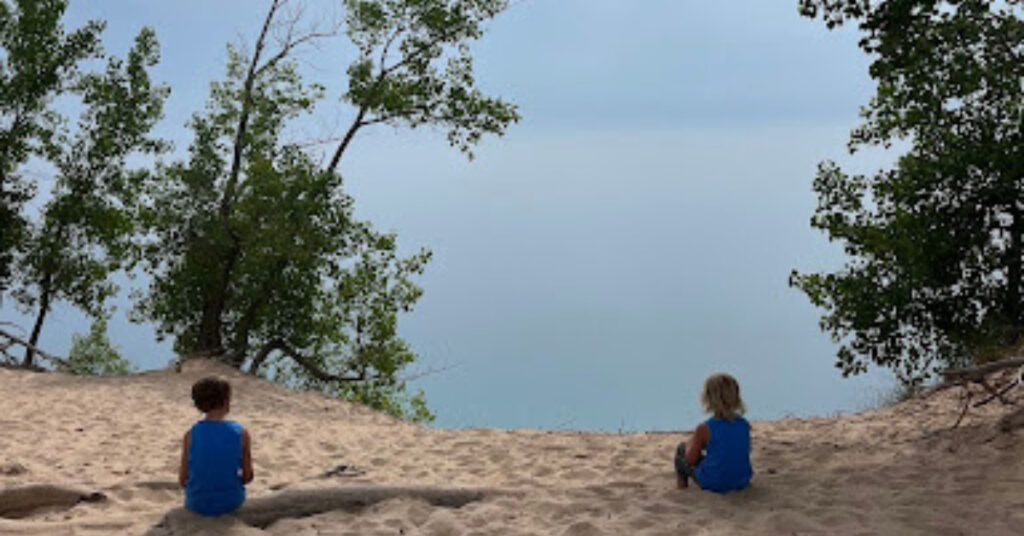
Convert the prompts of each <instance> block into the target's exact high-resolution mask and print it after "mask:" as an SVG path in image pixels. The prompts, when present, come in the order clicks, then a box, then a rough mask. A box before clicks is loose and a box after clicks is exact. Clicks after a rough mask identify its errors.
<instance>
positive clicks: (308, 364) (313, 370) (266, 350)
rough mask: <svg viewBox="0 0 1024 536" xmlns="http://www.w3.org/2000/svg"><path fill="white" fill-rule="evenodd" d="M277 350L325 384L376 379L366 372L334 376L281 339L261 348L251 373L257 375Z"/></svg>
mask: <svg viewBox="0 0 1024 536" xmlns="http://www.w3.org/2000/svg"><path fill="white" fill-rule="evenodd" d="M275 350H276V351H279V352H281V353H283V354H284V355H286V356H288V357H290V358H291V360H292V361H294V362H295V363H297V364H298V365H299V366H301V367H302V368H303V369H305V370H306V372H308V373H309V375H310V376H312V377H313V378H316V379H317V380H320V381H323V382H346V383H347V382H364V381H367V380H372V379H375V377H373V376H367V375H366V372H365V371H363V372H362V373H361V374H359V375H358V376H343V375H340V374H332V373H330V372H327V371H326V370H324V369H323V368H322V367H321V366H320V365H319V364H317V363H316V362H314V361H313V360H311V359H309V358H308V357H306V356H304V355H302V354H301V353H299V352H298V351H297V350H295V349H294V348H292V347H291V346H290V345H288V344H287V343H285V342H284V341H283V340H281V339H274V340H271V341H269V342H267V343H266V344H264V345H263V347H262V348H260V350H259V352H257V353H256V355H255V356H254V357H253V360H252V364H251V365H250V366H249V373H250V374H255V373H256V372H257V371H258V370H259V367H261V366H262V365H263V362H264V361H265V360H266V359H267V357H268V356H269V355H270V353H271V352H273V351H275Z"/></svg>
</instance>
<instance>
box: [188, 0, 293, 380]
mask: <svg viewBox="0 0 1024 536" xmlns="http://www.w3.org/2000/svg"><path fill="white" fill-rule="evenodd" d="M280 4H281V2H280V0H274V1H273V2H272V3H271V5H270V11H269V12H268V13H267V16H266V18H265V19H264V21H263V28H262V29H261V30H260V35H259V38H258V39H257V40H256V48H255V51H254V52H253V57H252V61H251V63H250V65H249V70H248V72H247V74H246V77H245V81H244V82H243V88H242V111H241V115H240V117H239V119H238V128H237V129H236V131H235V140H234V147H233V151H232V159H231V170H230V171H229V174H228V180H227V183H226V184H225V186H224V193H223V195H222V197H221V201H220V210H219V215H220V218H221V223H222V224H223V225H224V230H225V232H226V233H227V237H228V239H229V240H230V244H231V245H230V246H229V247H228V250H227V251H226V252H225V254H224V257H223V263H224V264H223V267H224V270H223V273H222V274H221V279H220V280H219V281H217V287H216V288H214V289H213V291H212V292H211V293H210V294H209V295H208V296H207V297H206V298H205V300H204V303H203V317H202V320H201V324H200V326H199V336H198V339H197V340H196V346H197V347H196V348H195V349H194V350H195V351H198V352H208V353H213V354H220V353H224V351H225V348H224V339H223V333H222V331H223V329H224V322H223V315H224V309H225V308H226V306H227V295H228V289H229V288H230V286H231V274H232V272H233V271H234V267H235V262H236V260H237V259H238V253H239V247H240V245H239V243H238V237H237V236H236V235H235V233H234V231H233V230H232V229H231V212H232V210H233V208H234V201H235V195H236V191H237V189H238V182H239V176H240V174H241V168H242V156H243V152H244V145H245V136H246V131H247V130H248V126H249V117H250V114H251V112H252V100H253V99H252V93H253V91H254V87H255V81H256V69H257V66H258V65H259V60H260V56H261V54H262V53H263V47H264V44H265V42H266V39H267V36H268V34H269V32H270V27H271V22H272V21H273V19H274V15H275V14H276V12H277V10H278V8H279V7H280ZM243 359H244V356H243ZM235 366H236V367H239V366H241V363H238V364H237V365H235Z"/></svg>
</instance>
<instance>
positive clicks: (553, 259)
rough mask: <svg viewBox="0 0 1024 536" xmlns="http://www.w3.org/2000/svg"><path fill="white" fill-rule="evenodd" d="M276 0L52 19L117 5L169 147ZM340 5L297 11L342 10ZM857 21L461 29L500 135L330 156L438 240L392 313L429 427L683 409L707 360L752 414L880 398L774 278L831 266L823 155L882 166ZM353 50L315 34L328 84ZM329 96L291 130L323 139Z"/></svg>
mask: <svg viewBox="0 0 1024 536" xmlns="http://www.w3.org/2000/svg"><path fill="white" fill-rule="evenodd" d="M266 4H267V2H265V1H255V0H216V1H209V0H207V1H198V0H179V1H177V2H173V3H169V2H160V3H157V2H139V1H137V0H77V1H72V9H71V11H70V12H69V16H68V25H69V26H76V25H78V24H80V23H81V22H82V21H84V20H87V19H90V18H100V19H105V20H107V21H108V29H107V32H106V33H105V38H104V39H105V43H106V47H107V49H108V50H109V51H110V52H113V53H117V54H123V51H125V50H127V48H128V47H129V46H130V44H131V38H132V36H133V35H134V34H135V33H137V32H138V30H139V28H140V27H142V26H143V25H150V26H153V27H155V28H156V31H157V35H158V38H159V40H160V42H161V46H162V51H163V54H162V61H161V63H160V65H159V66H158V67H157V68H156V69H155V70H154V76H155V78H156V79H158V80H161V81H164V82H166V83H167V84H169V85H170V86H171V87H172V95H171V97H170V99H169V101H168V104H167V107H166V118H165V120H164V121H163V122H162V123H161V125H160V126H159V128H158V134H160V135H161V136H164V137H166V138H168V139H171V140H173V141H174V142H175V144H176V146H177V148H178V150H179V151H180V150H182V149H184V148H185V147H186V146H187V143H188V140H189V138H188V132H187V130H186V129H185V127H184V123H185V121H186V119H187V118H188V116H189V115H190V114H191V113H193V112H194V111H196V110H198V109H201V107H202V106H203V104H204V101H205V99H206V96H207V93H208V87H209V82H211V81H213V80H215V79H218V78H220V77H221V76H222V73H223V65H224V59H225V45H226V43H228V42H230V41H236V40H238V39H243V40H246V41H251V40H252V38H253V37H254V33H255V32H256V30H257V29H258V25H259V23H260V21H261V19H262V17H263V14H264V10H265V8H266ZM332 4H340V2H332V1H330V0H321V1H316V2H310V3H309V13H310V14H311V15H312V16H321V17H327V16H330V15H332V14H333V15H337V12H338V10H337V8H336V6H335V5H332ZM856 40H857V35H856V34H855V33H854V32H853V31H852V30H849V29H843V30H839V31H834V32H828V31H827V30H825V28H824V25H823V24H821V23H820V22H819V21H812V20H808V19H805V18H801V17H800V16H799V15H798V14H797V9H796V1H795V0H770V1H760V2H737V1H727V2H695V1H679V0H628V1H626V0H519V1H514V2H513V3H512V5H511V7H510V8H509V9H508V10H507V11H506V12H505V13H503V14H501V15H500V16H499V17H498V18H497V19H496V20H494V21H492V22H491V23H490V24H488V26H487V30H486V34H485V36H484V37H483V38H482V39H481V40H480V41H479V42H478V43H476V44H475V45H474V48H473V50H474V57H475V59H476V68H477V79H478V81H479V83H480V86H481V87H482V88H483V89H484V91H486V92H488V93H490V94H494V95H498V96H501V97H503V98H506V99H508V100H511V101H513V102H515V103H516V104H517V105H518V106H519V111H520V113H521V115H522V117H523V119H522V121H521V122H520V123H518V124H516V125H514V126H512V127H511V128H510V129H509V131H508V133H507V135H506V136H504V137H502V138H493V137H492V138H486V139H484V140H483V142H482V143H481V145H480V146H479V147H478V148H477V150H476V158H475V159H474V160H473V161H468V160H467V159H466V158H465V157H464V156H463V155H461V154H459V153H458V152H457V151H456V150H454V149H451V148H449V147H448V146H447V143H446V142H445V140H444V136H443V133H440V132H431V131H413V132H411V131H408V130H400V129H393V128H390V127H386V126H385V127H378V128H374V129H372V130H368V131H364V132H363V133H361V134H360V137H358V138H357V139H356V141H355V143H354V145H353V147H352V149H351V150H350V152H349V153H348V154H347V155H346V160H345V161H344V162H343V164H342V173H343V175H344V176H345V179H346V184H347V188H348V190H349V192H350V193H351V194H352V195H353V196H354V197H355V199H356V206H357V209H356V210H357V214H358V216H359V217H361V218H365V219H368V220H370V221H372V222H374V223H375V225H376V226H377V227H378V228H380V229H383V230H388V231H395V232H397V233H398V235H399V238H400V241H401V244H402V247H403V249H405V250H406V251H414V250H416V249H418V248H420V247H426V248H429V249H431V250H432V251H433V252H434V260H433V261H432V262H431V264H430V265H429V266H428V268H427V272H426V274H425V275H424V276H423V277H422V278H420V279H419V283H420V284H421V285H422V286H423V287H424V289H425V294H424V297H423V299H422V300H421V302H420V304H419V305H418V306H417V308H416V310H415V311H414V312H413V313H411V314H409V315H407V316H406V317H404V318H403V319H402V325H401V328H402V333H403V334H404V337H405V338H406V339H407V340H408V341H409V342H410V344H411V345H412V347H413V349H414V350H415V351H416V352H417V353H418V354H419V355H420V360H419V362H418V363H417V364H415V365H414V366H413V368H412V371H411V372H415V371H417V370H427V369H443V370H442V371H441V372H438V373H435V374H431V375H428V376H425V377H423V378H421V379H418V380H416V381H414V382H413V384H412V386H413V387H414V388H417V389H419V388H421V389H423V390H424V391H425V392H426V395H427V400H428V403H429V405H430V406H431V408H432V409H434V410H435V412H436V413H437V415H438V419H437V422H436V425H438V426H445V427H471V426H472V427H478V426H488V427H502V428H512V427H531V428H550V429H600V430H613V431H614V430H622V431H637V430H655V429H657V430H673V429H682V428H689V427H692V425H693V424H694V422H695V421H696V420H697V419H699V418H701V413H700V407H699V404H698V402H697V400H698V393H699V389H700V387H701V385H702V383H703V380H704V378H706V376H707V375H708V374H710V373H712V372H716V371H727V372H730V373H732V374H733V375H735V376H736V377H737V378H738V379H739V381H740V384H741V386H742V389H743V393H744V397H745V399H746V401H747V405H748V407H749V416H750V417H751V418H754V419H769V418H778V417H783V416H787V415H821V414H831V413H835V412H843V411H855V410H858V409H862V408H864V407H867V406H870V405H872V404H875V403H877V402H878V401H879V400H880V399H882V398H883V397H884V396H885V394H886V392H887V391H888V390H891V388H892V380H891V378H890V376H889V375H888V374H887V373H884V372H882V371H873V372H871V373H869V374H867V375H865V376H862V377H858V378H851V379H844V378H842V377H841V375H840V374H839V372H838V370H837V369H836V368H835V367H834V366H833V363H834V354H835V350H836V347H835V344H833V343H832V342H831V341H830V340H829V338H828V337H827V336H826V335H824V334H822V333H821V332H820V331H819V329H818V318H819V317H820V313H821V311H818V310H815V309H814V308H813V307H812V306H811V305H810V304H809V303H808V301H807V299H806V297H805V296H803V295H802V294H801V293H799V292H798V291H796V290H794V289H791V288H789V287H788V285H787V277H788V275H789V273H790V271H791V270H792V269H794V268H797V269H800V270H802V271H815V270H829V269H835V268H838V267H839V266H841V265H842V262H843V256H842V252H841V250H840V249H839V248H838V247H837V245H835V244H829V243H828V241H827V240H826V238H825V237H824V236H823V235H821V234H820V233H818V232H816V231H815V230H813V229H812V228H811V227H810V225H809V219H810V216H811V214H812V212H813V210H814V206H815V197H814V195H813V192H812V191H811V182H812V180H813V178H814V172H815V168H816V166H817V163H818V162H820V161H822V160H825V159H835V160H837V161H839V162H841V163H843V164H844V165H846V166H848V167H849V168H850V169H853V170H861V171H869V170H873V169H877V168H879V167H880V166H884V165H886V164H887V163H888V162H889V161H890V160H891V156H889V155H886V154H883V153H877V154H873V153H868V154H863V155H857V156H855V157H851V156H850V155H848V154H847V151H846V140H847V136H848V134H849V131H850V130H851V129H852V128H853V127H855V126H856V125H857V123H858V110H859V108H860V107H861V106H863V105H864V104H866V103H867V102H868V100H869V99H870V97H871V95H872V92H873V84H872V82H871V80H870V78H869V77H868V75H867V66H868V62H869V58H868V57H867V56H865V55H864V54H863V53H862V52H860V51H859V50H858V49H857V47H856ZM352 57H353V51H352V47H351V46H350V45H347V44H346V42H345V41H344V40H338V41H335V42H330V43H327V44H325V45H324V46H323V47H321V48H320V49H319V50H316V51H310V52H307V53H305V55H304V56H303V70H304V71H305V72H306V73H307V75H309V76H310V77H312V78H314V79H317V80H319V81H321V82H322V83H324V84H326V85H327V86H328V87H329V88H333V89H334V94H335V95H336V94H338V92H340V91H342V90H343V88H344V82H345V80H344V69H345V67H346V65H347V63H348V62H349V61H350V60H351V59H352ZM345 113H346V112H345V111H340V112H338V111H331V112H329V113H324V114H323V115H322V116H318V117H317V119H316V120H315V121H312V122H310V123H308V124H306V125H304V126H303V128H302V129H300V130H298V131H297V134H296V135H305V136H309V137H318V136H321V135H330V134H332V133H335V132H336V130H331V127H332V126H334V127H335V128H336V129H337V128H340V126H341V125H343V124H344V119H345V117H346V116H345ZM124 283H125V286H130V285H131V284H132V283H131V282H128V281H125V282H124ZM134 284H135V285H138V284H139V282H135V283H134ZM116 303H117V304H118V307H119V309H118V312H117V313H116V315H115V316H114V318H113V319H112V321H111V326H110V335H111V338H112V339H113V340H114V342H115V343H116V344H117V345H118V346H119V347H120V349H121V351H122V353H123V354H124V355H126V356H128V357H130V358H131V359H133V360H134V361H136V362H137V363H138V364H139V365H140V366H141V367H143V368H156V367H161V366H164V365H166V363H167V362H168V361H169V360H170V359H171V358H172V354H171V350H170V348H169V345H168V344H166V343H163V344H160V343H157V342H155V341H154V337H153V332H152V329H151V328H150V327H149V326H146V325H133V324H130V323H129V322H128V321H127V320H126V318H125V316H126V315H125V312H126V311H127V308H128V303H129V301H128V298H127V296H126V295H122V296H120V297H119V298H118V299H117V300H116ZM4 307H5V309H4V310H3V316H2V318H4V319H17V320H19V321H20V322H22V323H25V324H27V322H26V321H25V320H24V319H23V318H20V319H19V317H18V316H17V314H16V313H15V312H14V311H13V310H11V309H10V307H9V305H8V304H7V303H5V304H4ZM87 329H88V320H86V319H84V318H82V316H81V315H80V314H78V313H76V312H74V311H71V310H69V309H67V308H59V309H58V310H56V311H55V312H54V314H53V315H52V318H51V320H50V321H49V322H48V323H47V325H46V327H45V328H44V332H43V338H42V345H43V347H44V348H48V349H51V350H52V351H53V352H56V353H63V352H66V350H67V348H68V347H69V345H70V337H71V334H72V333H76V332H79V333H82V332H85V331H86V330H87Z"/></svg>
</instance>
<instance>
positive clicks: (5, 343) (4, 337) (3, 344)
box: [0, 322, 70, 370]
mask: <svg viewBox="0 0 1024 536" xmlns="http://www.w3.org/2000/svg"><path fill="white" fill-rule="evenodd" d="M0 325H7V326H10V325H12V324H10V323H9V322H0ZM14 345H18V346H22V347H24V348H27V349H29V350H32V351H33V352H35V354H36V355H38V356H40V357H42V358H43V359H45V360H46V361H49V362H50V363H52V364H53V366H54V367H55V368H56V369H57V370H67V369H68V368H70V367H69V365H68V362H67V360H66V359H64V358H61V357H57V356H55V355H53V354H51V353H49V352H47V351H45V350H43V349H41V348H39V347H38V346H36V345H34V344H32V343H30V342H28V341H27V340H25V339H24V338H22V337H19V336H17V335H15V334H13V333H11V332H10V331H7V330H3V329H0V357H3V358H5V361H6V362H7V363H8V364H16V363H17V362H18V360H17V358H15V357H13V356H12V355H11V354H10V353H8V349H10V347H11V346H14Z"/></svg>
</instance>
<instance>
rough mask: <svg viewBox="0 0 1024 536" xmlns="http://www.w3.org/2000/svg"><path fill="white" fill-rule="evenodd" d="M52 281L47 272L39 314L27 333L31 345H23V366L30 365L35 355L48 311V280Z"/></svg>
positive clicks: (40, 298)
mask: <svg viewBox="0 0 1024 536" xmlns="http://www.w3.org/2000/svg"><path fill="white" fill-rule="evenodd" d="M51 281H52V277H51V275H50V274H49V273H48V274H46V276H45V277H44V278H43V281H42V283H43V288H42V295H41V296H40V297H39V314H37V315H36V323H35V325H34V326H32V334H31V335H29V338H28V343H29V344H30V345H31V346H26V347H25V360H24V361H23V362H22V365H23V366H25V367H31V366H32V365H33V364H34V362H33V361H34V359H35V355H36V351H35V348H34V347H35V346H37V345H38V344H39V333H40V332H41V331H43V321H44V320H45V319H46V313H49V312H50V282H51Z"/></svg>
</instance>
